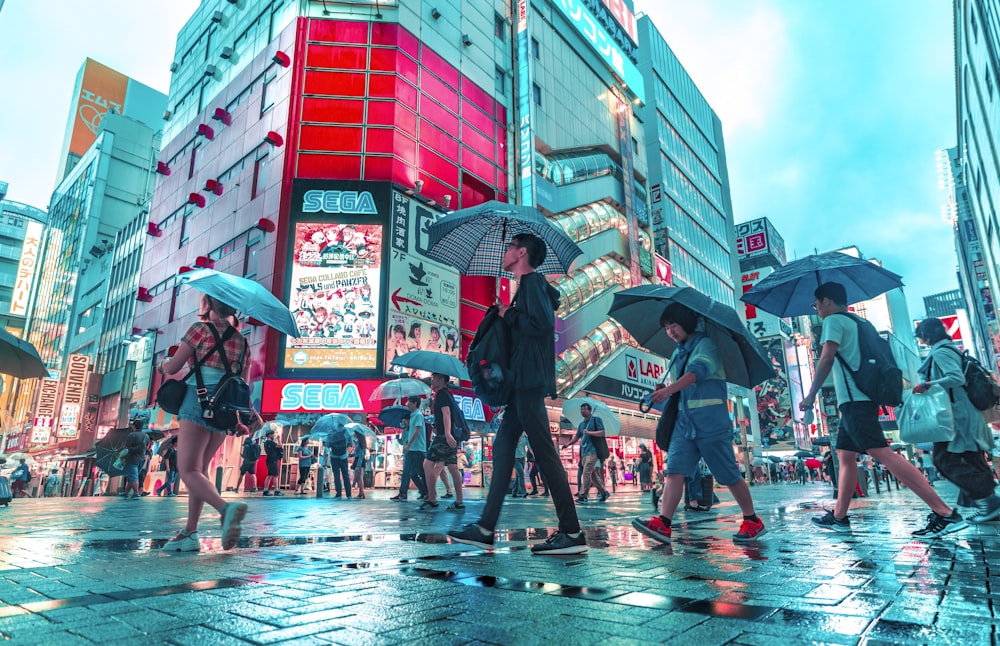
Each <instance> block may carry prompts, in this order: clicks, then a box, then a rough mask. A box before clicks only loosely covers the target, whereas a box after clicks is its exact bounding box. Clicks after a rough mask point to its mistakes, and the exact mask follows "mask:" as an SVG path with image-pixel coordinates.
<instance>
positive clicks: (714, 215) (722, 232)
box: [660, 153, 732, 240]
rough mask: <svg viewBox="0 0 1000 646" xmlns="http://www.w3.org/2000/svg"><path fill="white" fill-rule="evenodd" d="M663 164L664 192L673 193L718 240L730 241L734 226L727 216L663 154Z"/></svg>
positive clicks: (661, 157)
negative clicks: (731, 230)
mask: <svg viewBox="0 0 1000 646" xmlns="http://www.w3.org/2000/svg"><path fill="white" fill-rule="evenodd" d="M660 161H661V163H662V164H663V169H664V171H665V172H664V174H663V175H664V176H663V180H664V181H663V188H664V191H669V192H671V193H673V195H674V196H675V198H676V200H675V201H676V202H677V203H679V204H680V205H681V206H683V207H684V208H685V210H687V211H688V212H690V213H691V214H692V215H693V217H694V218H695V219H697V220H698V221H699V222H701V225H702V226H703V227H704V228H705V229H706V230H707V231H709V232H710V233H712V235H714V236H715V237H716V239H718V240H728V239H729V227H730V226H732V225H731V224H730V223H729V222H728V221H727V220H726V216H725V215H723V213H722V212H721V211H720V210H719V209H718V208H717V207H716V206H715V205H714V204H712V203H711V202H710V201H709V200H708V198H706V197H705V196H704V195H703V194H702V193H701V191H700V190H699V189H698V187H697V186H695V185H694V183H693V182H692V181H691V180H690V179H688V177H687V175H685V174H684V171H682V170H681V169H680V168H678V167H677V166H676V165H674V163H673V162H672V161H671V160H670V159H669V158H668V157H667V156H665V155H663V154H662V153H661V155H660Z"/></svg>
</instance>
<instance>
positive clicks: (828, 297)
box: [799, 282, 967, 539]
mask: <svg viewBox="0 0 1000 646" xmlns="http://www.w3.org/2000/svg"><path fill="white" fill-rule="evenodd" d="M813 296H815V298H816V301H815V302H814V303H813V307H814V308H815V309H816V313H817V314H819V316H820V318H821V319H823V336H822V338H821V343H822V344H823V351H822V353H821V354H820V357H819V363H817V365H816V374H815V376H814V378H813V383H812V387H811V388H810V389H809V394H807V395H806V397H805V398H804V399H803V400H802V402H801V403H800V404H799V408H800V409H801V410H803V411H808V410H812V407H813V404H814V403H815V401H816V393H817V392H818V391H819V389H820V388H821V387H822V385H823V382H825V381H826V378H827V376H828V375H829V374H830V372H831V371H833V384H834V389H835V390H836V393H837V401H838V402H839V404H840V407H839V410H840V417H841V420H840V431H839V432H838V434H837V459H838V460H840V477H839V478H838V479H837V504H836V506H835V507H834V509H833V510H832V511H828V512H827V513H826V515H825V516H817V517H815V518H813V519H812V523H813V524H814V525H816V526H817V527H821V528H823V529H827V530H831V531H836V532H849V531H851V521H850V519H849V518H848V517H847V512H848V509H849V508H850V505H851V496H852V495H853V494H854V488H855V487H856V486H857V484H858V469H857V457H858V454H859V453H867V454H868V455H870V456H872V457H873V458H875V459H876V460H878V461H879V462H881V463H882V464H883V465H885V468H886V469H888V470H889V472H890V473H891V474H892V475H894V476H895V477H896V479H897V480H899V481H900V482H902V483H903V484H904V485H906V486H907V487H909V488H910V489H911V490H912V491H913V493H915V494H917V496H918V497H919V498H920V499H921V500H923V501H924V502H925V503H927V506H928V507H930V508H931V514H930V516H928V522H927V526H926V527H925V528H923V529H918V530H917V531H915V532H913V536H914V537H915V538H918V539H933V538H937V537H938V536H943V535H944V534H950V533H952V532H957V531H959V530H961V529H964V528H965V527H967V524H966V522H965V519H963V518H962V516H961V515H960V514H959V513H958V510H956V509H952V508H951V507H949V506H948V505H946V504H945V503H944V501H943V500H941V497H940V496H938V495H937V494H936V493H935V492H934V489H933V488H932V487H931V484H930V483H929V482H928V481H927V479H926V478H924V477H923V475H921V473H920V471H918V470H917V468H916V467H915V466H913V465H912V464H910V463H909V462H907V461H906V459H905V458H903V457H902V456H900V455H899V454H898V453H896V452H894V451H893V450H892V449H891V448H890V447H889V446H888V445H887V444H886V441H885V435H884V434H883V433H882V427H881V426H880V425H879V422H878V404H876V403H875V402H873V401H871V399H870V398H869V397H868V396H866V395H865V394H864V393H863V392H861V389H860V388H858V386H857V384H856V383H855V382H854V379H853V378H852V377H851V375H850V373H849V372H848V371H847V370H845V369H844V366H843V365H839V367H838V369H837V370H833V368H834V364H838V363H839V362H838V361H837V355H840V358H841V359H842V360H843V361H844V362H846V363H847V365H848V366H849V367H850V368H851V370H857V368H858V367H859V366H860V365H861V347H860V343H859V340H858V324H857V323H856V322H855V321H854V320H853V319H852V318H851V317H850V316H848V315H847V314H846V312H847V291H846V290H845V289H844V286H843V285H841V284H840V283H834V282H828V283H823V284H822V285H820V286H819V287H817V288H816V291H815V292H813Z"/></svg>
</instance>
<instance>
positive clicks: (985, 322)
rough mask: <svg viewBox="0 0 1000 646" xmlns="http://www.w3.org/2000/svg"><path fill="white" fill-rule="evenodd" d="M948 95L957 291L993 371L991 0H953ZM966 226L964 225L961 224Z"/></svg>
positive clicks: (999, 194)
mask: <svg viewBox="0 0 1000 646" xmlns="http://www.w3.org/2000/svg"><path fill="white" fill-rule="evenodd" d="M954 9H955V79H956V83H955V89H956V96H955V100H956V108H957V109H956V117H957V120H956V132H957V140H958V146H957V150H956V151H955V154H954V155H953V156H952V158H951V167H952V173H950V174H949V175H951V176H952V179H953V181H954V187H955V197H954V203H955V206H956V209H957V213H956V215H957V221H956V224H957V226H958V239H957V241H956V244H957V246H958V248H959V257H960V258H962V261H963V262H962V265H963V267H964V269H963V270H962V271H960V277H961V289H962V291H963V294H964V296H965V300H966V305H967V308H968V312H969V316H970V318H971V319H972V327H973V329H974V331H975V332H976V333H977V334H981V335H982V337H983V339H982V342H983V344H984V347H983V348H982V351H983V352H984V353H985V354H984V357H983V358H984V363H987V364H989V365H991V366H992V367H993V368H994V369H996V368H997V367H1000V322H998V321H997V315H996V309H995V303H994V297H993V289H994V288H995V287H996V286H997V285H1000V282H998V281H1000V230H998V228H1000V220H998V218H997V212H998V211H1000V203H998V200H1000V149H998V146H1000V128H998V125H997V118H996V111H997V102H998V101H1000V96H998V95H1000V23H998V11H997V6H996V3H995V2H993V1H992V0H955V3H954ZM966 223H967V224H966Z"/></svg>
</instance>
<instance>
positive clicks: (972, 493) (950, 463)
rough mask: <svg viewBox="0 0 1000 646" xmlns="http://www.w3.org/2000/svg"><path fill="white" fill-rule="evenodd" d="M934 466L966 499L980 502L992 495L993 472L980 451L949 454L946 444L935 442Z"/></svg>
mask: <svg viewBox="0 0 1000 646" xmlns="http://www.w3.org/2000/svg"><path fill="white" fill-rule="evenodd" d="M934 466H935V467H937V470H938V473H940V474H941V475H942V477H944V478H947V479H948V481H949V482H951V483H952V484H954V485H955V486H956V487H958V488H959V490H960V491H961V492H962V494H964V495H965V496H966V497H967V498H968V499H972V500H982V499H983V498H986V497H987V496H990V495H992V494H993V470H992V469H990V465H989V464H987V463H986V456H985V454H984V453H983V452H982V451H966V452H965V453H949V452H948V442H935V443H934Z"/></svg>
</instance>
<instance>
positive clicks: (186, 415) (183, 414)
mask: <svg viewBox="0 0 1000 646" xmlns="http://www.w3.org/2000/svg"><path fill="white" fill-rule="evenodd" d="M202 374H203V375H204V377H205V389H206V390H207V391H208V392H209V393H211V392H213V391H215V387H216V385H218V383H219V379H221V378H222V375H223V374H224V373H223V372H222V371H221V370H216V369H214V368H206V367H204V366H203V367H202ZM197 390H198V386H197V382H196V381H195V379H194V377H191V379H189V380H188V388H187V392H186V393H184V401H182V402H181V407H180V409H179V410H178V411H177V419H183V420H186V421H188V422H194V423H195V424H197V425H199V426H203V427H205V428H207V429H208V430H210V431H219V432H223V433H224V432H226V431H227V429H224V428H218V427H216V426H213V425H212V423H211V420H208V419H205V417H204V416H203V415H202V408H201V402H200V401H198V392H197Z"/></svg>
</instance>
